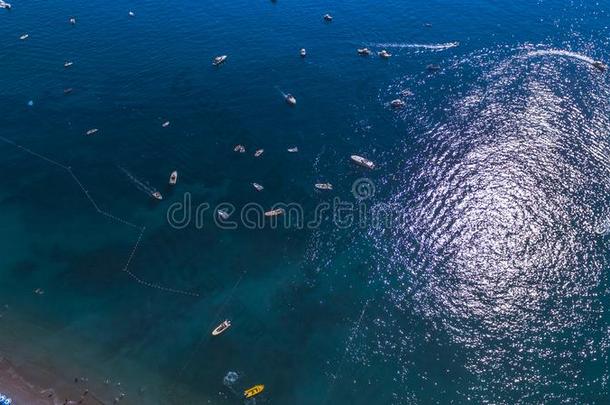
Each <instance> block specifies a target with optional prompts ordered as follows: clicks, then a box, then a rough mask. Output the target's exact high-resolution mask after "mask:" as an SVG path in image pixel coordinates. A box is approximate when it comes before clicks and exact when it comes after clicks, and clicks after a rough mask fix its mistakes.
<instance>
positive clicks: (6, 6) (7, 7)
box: [0, 0, 13, 10]
mask: <svg viewBox="0 0 610 405" xmlns="http://www.w3.org/2000/svg"><path fill="white" fill-rule="evenodd" d="M12 7H13V6H11V5H10V4H9V3H5V2H4V1H1V0H0V8H3V9H5V10H10V9H11V8H12Z"/></svg>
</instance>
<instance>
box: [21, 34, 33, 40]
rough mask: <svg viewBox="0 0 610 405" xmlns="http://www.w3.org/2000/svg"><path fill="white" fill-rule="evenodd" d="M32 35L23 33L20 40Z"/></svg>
mask: <svg viewBox="0 0 610 405" xmlns="http://www.w3.org/2000/svg"><path fill="white" fill-rule="evenodd" d="M29 37H30V35H29V34H23V35H22V36H20V37H19V39H20V40H22V41H25V40H26V39H28V38H29Z"/></svg>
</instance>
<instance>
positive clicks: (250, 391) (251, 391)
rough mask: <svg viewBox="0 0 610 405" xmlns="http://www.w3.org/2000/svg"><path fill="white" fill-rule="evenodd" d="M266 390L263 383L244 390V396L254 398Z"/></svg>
mask: <svg viewBox="0 0 610 405" xmlns="http://www.w3.org/2000/svg"><path fill="white" fill-rule="evenodd" d="M264 390H265V386H264V385H263V384H258V385H255V386H254V387H252V388H248V389H247V390H245V391H244V397H246V398H252V397H254V396H256V395H258V394H260V393H261V392H263V391H264Z"/></svg>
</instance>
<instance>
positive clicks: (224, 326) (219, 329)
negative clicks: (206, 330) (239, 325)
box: [212, 319, 231, 336]
mask: <svg viewBox="0 0 610 405" xmlns="http://www.w3.org/2000/svg"><path fill="white" fill-rule="evenodd" d="M230 327H231V321H229V320H228V319H227V320H225V321H224V322H223V323H221V324H220V325H218V326H217V327H216V329H214V330H213V331H212V336H218V335H220V334H221V333H222V332H224V331H225V330H227V329H229V328H230Z"/></svg>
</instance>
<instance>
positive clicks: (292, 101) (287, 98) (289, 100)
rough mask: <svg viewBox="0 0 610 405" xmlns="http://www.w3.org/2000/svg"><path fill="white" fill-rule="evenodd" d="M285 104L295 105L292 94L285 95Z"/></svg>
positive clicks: (295, 101)
mask: <svg viewBox="0 0 610 405" xmlns="http://www.w3.org/2000/svg"><path fill="white" fill-rule="evenodd" d="M286 102H287V103H288V104H289V105H291V106H295V105H297V99H296V98H295V97H294V96H293V95H292V94H286Z"/></svg>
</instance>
